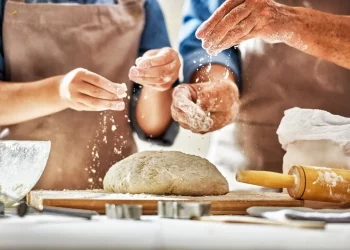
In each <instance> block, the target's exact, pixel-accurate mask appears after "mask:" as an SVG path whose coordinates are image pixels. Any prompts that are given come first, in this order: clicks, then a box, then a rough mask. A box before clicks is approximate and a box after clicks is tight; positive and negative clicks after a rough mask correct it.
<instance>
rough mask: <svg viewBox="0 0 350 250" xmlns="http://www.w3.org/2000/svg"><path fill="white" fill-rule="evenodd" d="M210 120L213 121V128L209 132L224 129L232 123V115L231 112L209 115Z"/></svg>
mask: <svg viewBox="0 0 350 250" xmlns="http://www.w3.org/2000/svg"><path fill="white" fill-rule="evenodd" d="M210 118H211V119H212V120H213V126H212V127H211V128H210V130H209V132H213V131H216V130H218V129H221V128H223V127H225V126H226V125H228V124H230V123H232V122H233V119H234V117H233V114H232V113H231V112H215V113H211V114H210Z"/></svg>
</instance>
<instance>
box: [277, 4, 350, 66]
mask: <svg viewBox="0 0 350 250" xmlns="http://www.w3.org/2000/svg"><path fill="white" fill-rule="evenodd" d="M283 8H286V9H287V10H288V11H286V12H287V13H288V12H289V13H290V14H289V16H290V17H289V19H290V23H289V24H287V23H286V24H285V26H288V27H290V28H291V29H292V31H294V35H293V36H292V37H291V39H287V40H286V41H285V42H286V44H288V45H290V46H292V47H294V48H296V49H299V50H302V51H304V52H306V53H308V54H310V55H313V56H317V57H320V58H323V59H326V60H329V61H331V62H333V63H336V64H338V65H340V66H342V67H345V68H348V69H350V16H340V15H333V14H328V13H323V12H320V11H316V10H312V9H306V8H291V7H285V6H284V7H283ZM288 27H285V28H284V29H288Z"/></svg>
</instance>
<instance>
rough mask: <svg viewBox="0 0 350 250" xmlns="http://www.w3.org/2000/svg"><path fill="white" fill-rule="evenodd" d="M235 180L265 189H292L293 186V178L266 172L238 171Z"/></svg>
mask: <svg viewBox="0 0 350 250" xmlns="http://www.w3.org/2000/svg"><path fill="white" fill-rule="evenodd" d="M236 180H237V181H238V182H243V183H248V184H253V185H257V186H261V187H267V188H292V187H294V186H295V177H294V176H292V175H285V174H278V173H274V172H267V171H251V170H243V171H239V172H238V173H237V174H236Z"/></svg>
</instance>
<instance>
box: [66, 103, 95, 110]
mask: <svg viewBox="0 0 350 250" xmlns="http://www.w3.org/2000/svg"><path fill="white" fill-rule="evenodd" d="M71 108H72V109H74V110H76V111H96V110H95V109H93V108H90V107H89V106H86V105H85V104H83V103H80V102H75V103H72V107H71Z"/></svg>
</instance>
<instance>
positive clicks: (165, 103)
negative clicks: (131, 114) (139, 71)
mask: <svg viewBox="0 0 350 250" xmlns="http://www.w3.org/2000/svg"><path fill="white" fill-rule="evenodd" d="M171 94H172V89H169V90H166V91H157V90H154V89H152V88H149V87H145V86H144V87H143V88H142V91H141V95H140V97H139V100H138V102H137V105H136V122H137V124H138V126H139V127H140V128H141V129H142V130H143V132H144V133H145V134H147V135H148V136H152V137H157V136H160V135H161V134H163V133H164V132H165V130H166V129H167V127H168V126H169V124H170V122H171V119H172V118H171V112H170V106H171V101H172V97H171Z"/></svg>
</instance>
